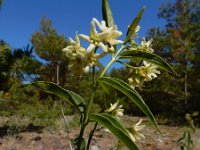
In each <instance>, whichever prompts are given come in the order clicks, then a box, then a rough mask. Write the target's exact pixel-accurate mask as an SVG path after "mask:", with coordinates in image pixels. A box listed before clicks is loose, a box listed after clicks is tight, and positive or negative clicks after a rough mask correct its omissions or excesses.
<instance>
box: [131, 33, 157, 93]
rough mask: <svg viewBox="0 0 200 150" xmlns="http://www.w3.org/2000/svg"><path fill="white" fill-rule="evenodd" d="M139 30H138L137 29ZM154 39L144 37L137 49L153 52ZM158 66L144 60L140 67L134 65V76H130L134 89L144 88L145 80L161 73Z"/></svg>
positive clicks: (149, 79)
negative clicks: (147, 39)
mask: <svg viewBox="0 0 200 150" xmlns="http://www.w3.org/2000/svg"><path fill="white" fill-rule="evenodd" d="M137 32H138V30H137ZM152 42H153V40H152V39H150V40H149V41H146V40H145V38H143V39H142V42H141V44H140V45H138V46H137V48H136V49H137V50H141V51H147V52H149V53H153V52H154V50H153V48H152V47H151V45H152ZM157 69H158V67H157V66H156V65H154V64H153V63H151V62H148V61H143V62H142V65H141V66H139V67H134V70H133V72H132V76H131V77H130V78H128V82H129V84H130V86H131V87H132V88H133V89H134V88H135V87H137V88H139V89H142V86H143V84H144V82H148V81H151V80H152V79H154V78H156V77H157V74H160V71H159V70H157Z"/></svg>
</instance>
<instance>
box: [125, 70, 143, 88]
mask: <svg viewBox="0 0 200 150" xmlns="http://www.w3.org/2000/svg"><path fill="white" fill-rule="evenodd" d="M128 83H129V85H130V86H131V88H132V89H135V87H137V88H139V89H142V86H143V84H144V78H141V76H139V75H137V74H134V75H133V77H130V78H128Z"/></svg>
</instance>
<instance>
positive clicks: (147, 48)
mask: <svg viewBox="0 0 200 150" xmlns="http://www.w3.org/2000/svg"><path fill="white" fill-rule="evenodd" d="M152 42H153V39H150V40H149V41H146V40H145V38H143V39H142V42H141V44H140V45H139V46H138V49H139V50H143V51H147V52H150V53H153V52H154V50H153V49H152V47H151V46H152Z"/></svg>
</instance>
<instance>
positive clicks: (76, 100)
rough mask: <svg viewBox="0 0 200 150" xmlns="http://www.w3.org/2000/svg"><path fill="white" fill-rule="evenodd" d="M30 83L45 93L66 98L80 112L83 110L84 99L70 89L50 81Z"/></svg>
mask: <svg viewBox="0 0 200 150" xmlns="http://www.w3.org/2000/svg"><path fill="white" fill-rule="evenodd" d="M32 85H34V86H36V87H39V88H40V89H42V90H43V91H45V92H47V93H51V94H55V95H57V96H59V97H60V98H61V99H63V100H66V101H67V102H68V103H70V104H71V105H73V106H74V107H76V108H77V109H78V110H79V111H80V113H84V112H85V107H86V106H85V101H84V100H83V98H82V97H81V96H80V95H78V94H76V93H74V92H72V91H68V90H65V89H63V88H62V87H60V86H59V85H57V84H55V83H52V82H43V81H38V82H35V83H32Z"/></svg>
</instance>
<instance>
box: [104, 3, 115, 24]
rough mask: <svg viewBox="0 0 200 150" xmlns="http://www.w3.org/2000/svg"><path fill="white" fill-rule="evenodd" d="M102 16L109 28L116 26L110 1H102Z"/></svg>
mask: <svg viewBox="0 0 200 150" xmlns="http://www.w3.org/2000/svg"><path fill="white" fill-rule="evenodd" d="M102 16H103V20H104V21H105V22H106V25H107V26H108V27H113V26H114V25H115V22H114V19H113V16H112V12H111V9H110V5H109V2H108V0H102Z"/></svg>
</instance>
